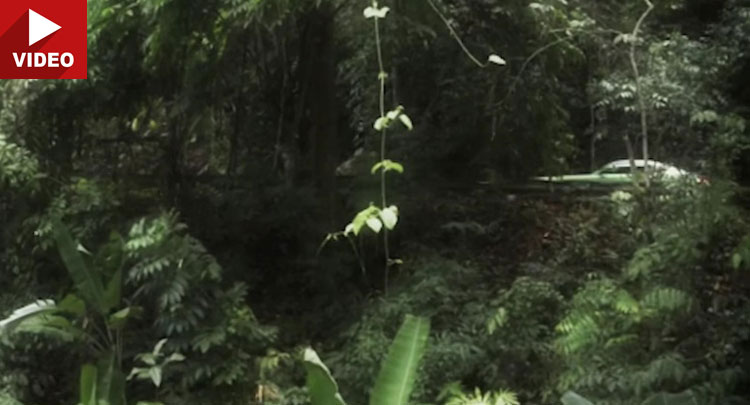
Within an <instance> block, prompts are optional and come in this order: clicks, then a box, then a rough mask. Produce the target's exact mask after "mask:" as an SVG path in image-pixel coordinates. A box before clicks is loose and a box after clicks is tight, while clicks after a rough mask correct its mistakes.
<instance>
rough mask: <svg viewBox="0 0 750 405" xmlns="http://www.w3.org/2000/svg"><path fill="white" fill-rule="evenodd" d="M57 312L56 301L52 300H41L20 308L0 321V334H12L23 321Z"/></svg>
mask: <svg viewBox="0 0 750 405" xmlns="http://www.w3.org/2000/svg"><path fill="white" fill-rule="evenodd" d="M55 310H57V306H55V301H52V300H40V301H37V302H35V303H33V304H29V305H26V306H25V307H22V308H18V309H17V310H15V311H13V313H12V314H10V316H9V317H7V318H5V319H3V320H2V321H0V334H2V333H10V332H12V331H13V329H15V328H16V327H17V326H18V325H20V324H21V323H22V322H23V321H25V320H27V319H30V318H33V317H36V316H39V315H42V314H45V313H50V312H52V311H55Z"/></svg>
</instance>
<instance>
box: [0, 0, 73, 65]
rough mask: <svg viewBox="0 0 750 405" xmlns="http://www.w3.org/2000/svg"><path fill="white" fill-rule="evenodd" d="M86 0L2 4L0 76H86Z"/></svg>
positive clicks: (22, 0)
mask: <svg viewBox="0 0 750 405" xmlns="http://www.w3.org/2000/svg"><path fill="white" fill-rule="evenodd" d="M86 45H87V44H86V0H13V1H3V2H2V5H0V79H85V78H86V73H87V67H86V63H87V61H86V56H87V55H86Z"/></svg>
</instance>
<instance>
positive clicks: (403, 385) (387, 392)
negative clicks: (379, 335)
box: [370, 315, 430, 405]
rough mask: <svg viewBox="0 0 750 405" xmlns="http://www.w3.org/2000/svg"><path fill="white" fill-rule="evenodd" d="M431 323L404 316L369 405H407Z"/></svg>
mask: <svg viewBox="0 0 750 405" xmlns="http://www.w3.org/2000/svg"><path fill="white" fill-rule="evenodd" d="M429 330H430V321H429V320H428V319H426V318H421V317H415V316H411V315H407V316H406V319H405V320H404V323H403V324H402V325H401V328H400V329H399V331H398V333H397V334H396V338H395V339H394V340H393V343H392V344H391V348H390V350H389V351H388V357H386V359H385V362H383V367H382V368H381V369H380V374H379V375H378V379H377V380H376V382H375V387H374V388H373V392H372V396H371V397H370V405H406V404H407V403H408V401H409V396H410V394H411V391H412V389H413V388H414V380H415V379H416V376H417V367H418V366H419V362H420V360H421V359H422V355H423V354H424V349H425V346H426V345H427V335H428V333H429Z"/></svg>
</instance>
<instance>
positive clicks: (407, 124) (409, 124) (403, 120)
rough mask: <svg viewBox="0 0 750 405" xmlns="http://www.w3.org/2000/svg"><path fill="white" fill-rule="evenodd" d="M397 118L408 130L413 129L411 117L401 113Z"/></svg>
mask: <svg viewBox="0 0 750 405" xmlns="http://www.w3.org/2000/svg"><path fill="white" fill-rule="evenodd" d="M398 119H399V120H401V123H402V124H404V126H405V127H406V129H408V130H409V131H411V130H412V129H414V124H412V122H411V118H409V116H408V115H406V114H404V113H401V115H399V116H398Z"/></svg>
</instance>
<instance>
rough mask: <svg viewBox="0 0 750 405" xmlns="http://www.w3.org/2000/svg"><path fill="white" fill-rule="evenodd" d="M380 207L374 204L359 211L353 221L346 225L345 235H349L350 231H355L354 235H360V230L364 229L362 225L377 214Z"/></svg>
mask: <svg viewBox="0 0 750 405" xmlns="http://www.w3.org/2000/svg"><path fill="white" fill-rule="evenodd" d="M379 211H380V209H379V208H378V207H375V206H373V205H371V206H369V207H367V208H365V209H363V210H362V211H360V212H358V213H357V215H356V216H355V217H354V219H353V220H352V222H351V223H350V224H349V225H347V226H346V229H345V230H344V235H349V234H350V233H354V235H355V236H356V235H359V232H360V231H361V230H362V227H364V226H365V224H367V221H368V220H369V219H370V218H372V217H373V216H375V215H377V214H378V212H379Z"/></svg>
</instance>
